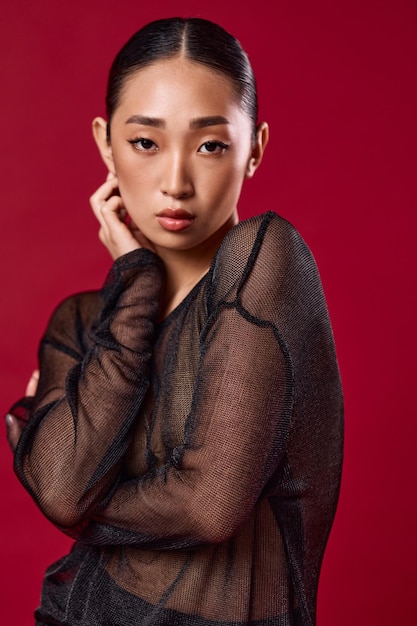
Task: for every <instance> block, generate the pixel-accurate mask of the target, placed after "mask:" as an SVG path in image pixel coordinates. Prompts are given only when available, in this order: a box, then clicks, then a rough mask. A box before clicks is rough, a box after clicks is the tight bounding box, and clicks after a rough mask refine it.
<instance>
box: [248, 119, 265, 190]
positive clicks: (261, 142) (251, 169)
mask: <svg viewBox="0 0 417 626" xmlns="http://www.w3.org/2000/svg"><path fill="white" fill-rule="evenodd" d="M268 139H269V127H268V124H267V123H266V122H261V123H260V124H258V126H257V128H256V138H255V142H254V145H253V148H252V153H251V156H250V158H249V161H248V165H247V168H246V174H245V178H252V176H253V175H254V174H255V172H256V170H257V169H258V167H259V166H260V164H261V162H262V157H263V154H264V151H265V148H266V146H267V143H268Z"/></svg>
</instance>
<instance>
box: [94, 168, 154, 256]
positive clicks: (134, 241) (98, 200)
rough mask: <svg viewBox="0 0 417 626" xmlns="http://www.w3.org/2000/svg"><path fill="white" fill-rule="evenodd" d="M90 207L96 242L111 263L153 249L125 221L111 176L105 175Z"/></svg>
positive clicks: (117, 192) (132, 225)
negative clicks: (140, 251) (97, 228)
mask: <svg viewBox="0 0 417 626" xmlns="http://www.w3.org/2000/svg"><path fill="white" fill-rule="evenodd" d="M90 204H91V208H92V209H93V212H94V215H95V216H96V218H97V220H98V222H99V224H100V230H99V234H98V236H99V239H100V241H101V242H102V244H103V245H104V246H105V247H106V248H107V250H108V251H109V253H110V255H111V257H112V258H113V260H116V259H117V258H119V257H120V256H122V255H123V254H127V253H128V252H132V250H137V249H138V248H143V247H144V248H149V249H150V250H152V249H153V248H152V244H151V243H150V242H149V241H148V240H147V239H146V237H144V236H143V235H142V233H141V232H140V230H139V229H138V228H137V226H136V224H134V223H133V222H132V221H131V220H129V219H128V215H127V211H126V209H125V207H124V205H123V200H122V198H121V197H120V195H119V190H118V181H117V177H116V176H115V175H114V174H112V173H109V174H108V175H107V178H106V182H105V183H103V185H100V187H99V188H98V189H97V191H96V192H95V193H93V195H92V196H91V197H90Z"/></svg>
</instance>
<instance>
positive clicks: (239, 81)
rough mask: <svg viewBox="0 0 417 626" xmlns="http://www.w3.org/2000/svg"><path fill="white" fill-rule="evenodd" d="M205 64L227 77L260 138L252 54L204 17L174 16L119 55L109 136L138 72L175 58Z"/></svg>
mask: <svg viewBox="0 0 417 626" xmlns="http://www.w3.org/2000/svg"><path fill="white" fill-rule="evenodd" d="M179 55H180V56H183V57H184V58H186V59H189V60H190V61H195V62H196V63H201V64H203V65H205V66H207V67H209V68H211V69H212V70H214V71H216V72H219V73H220V74H222V75H223V76H226V77H227V78H228V79H229V80H230V81H231V83H232V85H233V88H234V91H235V93H236V96H237V99H238V101H239V103H240V106H241V108H242V110H243V111H244V112H245V113H247V115H248V116H249V117H250V119H251V120H252V128H253V136H254V137H255V135H256V125H257V119H258V98H257V90H256V79H255V75H254V72H253V69H252V66H251V64H250V61H249V58H248V55H247V54H246V52H245V51H244V50H243V48H242V46H241V45H240V43H239V41H238V40H237V39H236V38H235V37H233V35H231V34H229V33H228V32H227V31H226V30H224V29H223V28H222V27H221V26H219V25H218V24H215V23H214V22H211V21H209V20H206V19H203V18H181V17H172V18H166V19H160V20H155V21H153V22H150V23H149V24H147V25H145V26H144V27H143V28H141V29H140V30H139V31H137V32H136V33H135V34H134V35H133V36H132V37H131V38H130V39H129V40H128V41H127V43H126V44H125V45H124V46H123V48H122V49H121V50H120V51H119V53H118V54H117V55H116V58H115V59H114V61H113V64H112V66H111V68H110V73H109V78H108V83H107V94H106V113H107V119H108V124H107V135H108V139H110V122H111V119H112V117H113V114H114V112H115V110H116V109H117V107H118V105H119V103H120V98H121V93H122V89H123V86H124V84H125V82H126V80H127V78H128V77H129V76H131V75H132V74H133V73H134V72H136V71H138V70H140V69H142V68H144V67H147V66H149V65H151V64H152V63H155V62H156V61H159V60H163V59H169V58H172V57H175V56H179Z"/></svg>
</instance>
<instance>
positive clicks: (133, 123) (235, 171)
mask: <svg viewBox="0 0 417 626" xmlns="http://www.w3.org/2000/svg"><path fill="white" fill-rule="evenodd" d="M93 135H94V138H95V141H96V143H97V147H98V149H99V152H100V155H101V157H102V159H103V161H104V163H105V165H106V167H107V169H108V175H107V178H106V180H105V182H104V183H103V184H102V185H100V187H99V188H98V189H97V190H96V191H95V192H94V193H93V195H92V196H91V198H90V204H91V207H92V210H93V212H94V215H95V216H96V218H97V220H98V222H99V225H100V228H99V238H100V241H101V242H102V243H103V245H104V246H105V247H106V248H107V250H108V251H109V254H110V255H111V257H112V258H113V259H117V258H119V257H120V256H122V255H124V254H127V253H129V252H132V251H133V250H136V249H138V248H141V247H146V248H149V249H151V250H152V251H154V252H155V253H156V254H158V256H159V257H160V258H161V259H162V261H163V263H164V265H165V270H166V287H165V294H164V299H163V302H162V306H161V311H160V318H161V319H163V318H165V317H166V316H167V315H168V314H169V313H170V312H171V311H172V310H173V309H174V308H175V307H176V306H177V305H178V304H179V303H180V302H181V301H182V300H183V299H184V297H185V296H186V295H187V294H188V293H189V292H190V290H191V289H192V288H193V287H194V285H195V284H196V283H197V282H198V281H199V280H200V278H201V277H202V276H203V275H204V274H205V273H206V272H207V271H208V269H209V267H210V263H211V261H212V259H213V256H214V254H215V252H216V250H217V248H218V247H219V245H220V243H221V241H222V240H223V238H224V236H225V235H226V233H227V232H228V231H229V230H230V229H231V228H232V227H233V226H235V225H236V224H237V223H238V212H237V202H238V199H239V196H240V192H241V188H242V185H243V182H244V180H245V179H248V178H251V177H252V176H253V175H254V173H255V172H256V170H257V169H258V167H259V165H260V163H261V161H262V156H263V153H264V150H265V147H266V145H267V142H268V126H267V124H266V123H261V124H259V125H258V127H257V129H256V138H255V140H254V139H253V132H252V122H251V120H250V118H249V116H248V114H247V113H246V112H245V111H243V110H242V108H241V105H240V102H239V100H238V98H237V96H236V94H235V92H234V89H233V85H232V83H231V81H230V80H229V79H228V78H226V77H225V76H223V75H222V74H220V73H218V72H215V71H213V70H211V69H209V68H208V67H206V66H203V65H201V64H198V63H195V62H191V61H189V60H187V59H185V58H183V57H182V56H177V57H174V58H170V59H165V60H160V61H157V62H155V63H154V64H152V65H150V66H147V67H145V68H142V69H140V70H138V71H136V72H135V73H133V74H132V75H131V76H130V77H129V78H127V80H126V83H125V85H124V87H123V89H122V92H121V97H120V101H119V104H118V107H117V108H116V110H115V111H114V114H113V117H112V119H111V123H110V141H108V139H107V121H106V120H105V119H103V118H101V117H97V118H95V119H94V120H93ZM38 377H39V373H38V372H34V373H33V375H32V377H31V379H30V381H29V383H28V386H27V389H26V395H34V393H35V392H36V385H37V380H38ZM6 423H7V428H8V437H9V441H10V444H11V446H12V448H13V449H14V448H15V447H16V445H17V442H18V440H19V436H20V432H21V428H20V425H19V423H18V422H17V420H16V419H15V418H13V416H11V415H9V416H7V417H6Z"/></svg>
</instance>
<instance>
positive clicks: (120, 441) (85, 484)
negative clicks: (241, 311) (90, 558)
mask: <svg viewBox="0 0 417 626" xmlns="http://www.w3.org/2000/svg"><path fill="white" fill-rule="evenodd" d="M162 276H163V275H162V268H161V263H160V261H159V259H158V258H157V257H156V255H154V254H153V253H152V252H150V251H149V250H145V249H139V250H134V251H132V252H131V253H129V254H126V255H124V256H122V257H120V258H119V259H118V260H117V261H116V262H115V264H114V265H113V268H112V271H111V273H110V276H109V279H108V281H107V283H106V286H105V288H104V289H103V292H102V293H103V298H104V306H103V309H102V312H101V315H100V318H99V323H98V325H97V327H96V328H95V329H94V331H93V334H92V338H91V340H90V341H89V345H82V344H83V341H84V340H83V338H82V333H81V329H82V326H83V323H82V322H83V321H82V320H81V319H80V316H81V315H82V312H81V309H80V308H79V307H78V305H77V302H76V300H75V299H70V300H67V301H66V302H65V303H64V304H63V305H61V306H60V307H59V308H58V310H57V311H56V313H55V314H54V316H53V319H52V321H51V324H50V326H49V328H48V330H47V332H46V334H45V337H44V339H43V341H42V344H41V349H40V370H41V378H40V381H39V387H38V391H37V394H36V397H35V399H34V401H33V414H32V416H31V418H30V420H29V422H28V424H27V426H26V428H25V429H24V430H23V433H22V436H21V438H20V441H19V444H18V446H17V449H16V457H15V468H16V472H17V474H18V476H19V478H20V480H21V481H22V482H23V484H24V485H25V486H26V488H27V489H28V490H29V492H30V493H31V494H32V495H33V497H34V498H35V500H36V501H37V503H38V505H39V506H40V508H41V509H42V510H43V512H44V513H45V515H46V516H47V517H49V518H50V519H51V520H52V521H54V522H55V523H56V524H57V525H58V526H64V527H67V526H72V525H74V524H78V523H79V522H80V521H81V520H83V519H84V518H85V517H88V514H89V511H90V510H92V509H94V508H96V507H97V504H98V503H99V502H102V501H103V499H104V500H105V499H106V498H107V497H109V494H110V493H111V491H112V489H114V485H115V483H116V482H117V477H118V474H119V471H120V465H121V458H122V457H123V454H124V452H125V450H126V447H127V445H128V443H129V440H130V431H131V426H132V424H133V423H134V421H135V419H136V416H137V413H138V410H139V407H140V404H141V402H142V399H143V397H144V394H145V392H146V389H147V382H148V381H147V376H148V362H149V359H150V356H151V350H152V342H153V328H154V321H155V319H156V316H157V314H158V308H159V298H160V293H161V289H162V281H163V277H162Z"/></svg>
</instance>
